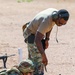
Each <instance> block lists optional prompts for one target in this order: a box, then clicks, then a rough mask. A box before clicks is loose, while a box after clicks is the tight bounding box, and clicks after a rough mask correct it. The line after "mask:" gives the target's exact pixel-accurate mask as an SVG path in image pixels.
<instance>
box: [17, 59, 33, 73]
mask: <svg viewBox="0 0 75 75" xmlns="http://www.w3.org/2000/svg"><path fill="white" fill-rule="evenodd" d="M18 69H19V70H20V72H22V73H28V72H33V71H34V64H33V62H32V61H31V60H30V59H26V60H23V61H21V62H20V64H19V66H18Z"/></svg>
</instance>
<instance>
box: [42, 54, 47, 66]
mask: <svg viewBox="0 0 75 75" xmlns="http://www.w3.org/2000/svg"><path fill="white" fill-rule="evenodd" d="M42 63H43V64H44V65H45V66H47V64H48V60H47V57H46V54H45V53H43V54H42Z"/></svg>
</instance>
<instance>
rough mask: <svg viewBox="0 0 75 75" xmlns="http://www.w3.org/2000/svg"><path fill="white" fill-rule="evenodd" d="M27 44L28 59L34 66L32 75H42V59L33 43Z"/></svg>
mask: <svg viewBox="0 0 75 75" xmlns="http://www.w3.org/2000/svg"><path fill="white" fill-rule="evenodd" d="M27 44H28V53H29V59H31V60H32V61H33V63H34V66H35V71H34V75H44V65H43V63H42V57H41V54H40V52H39V50H38V49H37V47H36V44H35V43H27Z"/></svg>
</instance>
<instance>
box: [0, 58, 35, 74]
mask: <svg viewBox="0 0 75 75" xmlns="http://www.w3.org/2000/svg"><path fill="white" fill-rule="evenodd" d="M33 71H34V64H33V62H32V61H31V60H29V59H27V60H24V61H22V62H21V63H20V64H19V65H18V66H17V67H13V68H11V69H7V70H3V71H1V72H0V75H23V74H26V75H27V74H28V73H32V74H31V75H33Z"/></svg>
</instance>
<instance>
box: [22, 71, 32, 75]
mask: <svg viewBox="0 0 75 75" xmlns="http://www.w3.org/2000/svg"><path fill="white" fill-rule="evenodd" d="M23 75H33V73H32V72H29V73H24V74H23Z"/></svg>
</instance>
